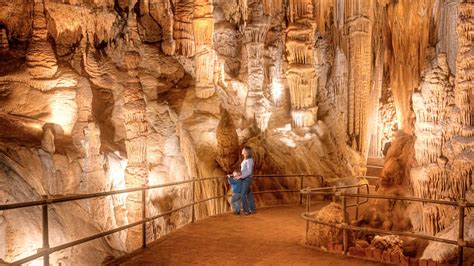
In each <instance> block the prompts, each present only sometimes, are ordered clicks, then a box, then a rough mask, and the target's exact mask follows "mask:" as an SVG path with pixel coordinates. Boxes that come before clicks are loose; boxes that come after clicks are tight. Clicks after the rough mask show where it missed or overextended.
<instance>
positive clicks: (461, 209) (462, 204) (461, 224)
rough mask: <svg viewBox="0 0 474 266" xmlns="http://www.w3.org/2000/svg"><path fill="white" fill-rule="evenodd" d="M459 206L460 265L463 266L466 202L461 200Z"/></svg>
mask: <svg viewBox="0 0 474 266" xmlns="http://www.w3.org/2000/svg"><path fill="white" fill-rule="evenodd" d="M458 204H459V237H458V265H460V266H462V265H463V260H464V246H465V245H466V243H465V241H464V208H465V207H466V200H465V199H460V200H459V201H458Z"/></svg>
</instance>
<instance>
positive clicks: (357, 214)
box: [355, 186, 360, 221]
mask: <svg viewBox="0 0 474 266" xmlns="http://www.w3.org/2000/svg"><path fill="white" fill-rule="evenodd" d="M359 193H360V186H357V194H359ZM359 199H360V198H359V197H356V202H357V203H356V204H357V207H356V213H355V215H356V218H355V219H356V221H357V220H359Z"/></svg>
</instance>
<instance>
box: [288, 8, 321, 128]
mask: <svg viewBox="0 0 474 266" xmlns="http://www.w3.org/2000/svg"><path fill="white" fill-rule="evenodd" d="M288 8H289V10H288V12H289V23H290V24H289V25H288V28H287V29H286V43H285V45H286V52H287V58H286V59H287V60H288V70H287V73H286V77H287V79H288V87H289V89H290V99H291V107H292V111H291V116H292V118H293V123H294V124H295V125H296V126H297V127H309V126H311V125H313V124H314V122H315V121H316V120H315V117H316V115H317V106H316V95H317V91H316V90H315V88H316V73H315V69H314V68H313V61H314V54H313V45H314V30H315V28H316V22H315V21H314V8H313V4H312V1H308V0H291V1H289V7H288Z"/></svg>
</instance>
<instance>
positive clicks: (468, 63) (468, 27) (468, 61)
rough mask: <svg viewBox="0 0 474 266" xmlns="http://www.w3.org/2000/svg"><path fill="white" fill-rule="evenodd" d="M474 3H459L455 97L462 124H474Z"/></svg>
mask: <svg viewBox="0 0 474 266" xmlns="http://www.w3.org/2000/svg"><path fill="white" fill-rule="evenodd" d="M473 28H474V3H472V2H470V1H463V2H462V3H460V5H459V16H458V20H457V26H456V31H457V34H458V36H459V39H458V41H459V47H458V53H457V57H456V86H455V92H454V96H455V97H454V98H455V103H456V106H458V107H459V110H460V119H461V121H460V122H461V125H462V126H472V125H473V120H474V119H473V112H472V109H471V104H472V103H470V97H472V82H473V80H474V63H473V62H474V47H473V45H472V42H473V41H474V33H473V32H474V31H473Z"/></svg>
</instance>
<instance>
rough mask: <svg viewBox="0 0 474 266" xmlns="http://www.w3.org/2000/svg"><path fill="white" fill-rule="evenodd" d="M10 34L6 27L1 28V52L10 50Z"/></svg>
mask: <svg viewBox="0 0 474 266" xmlns="http://www.w3.org/2000/svg"><path fill="white" fill-rule="evenodd" d="M8 48H9V45H8V36H7V30H6V29H4V28H3V29H0V53H1V52H5V51H8Z"/></svg>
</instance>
